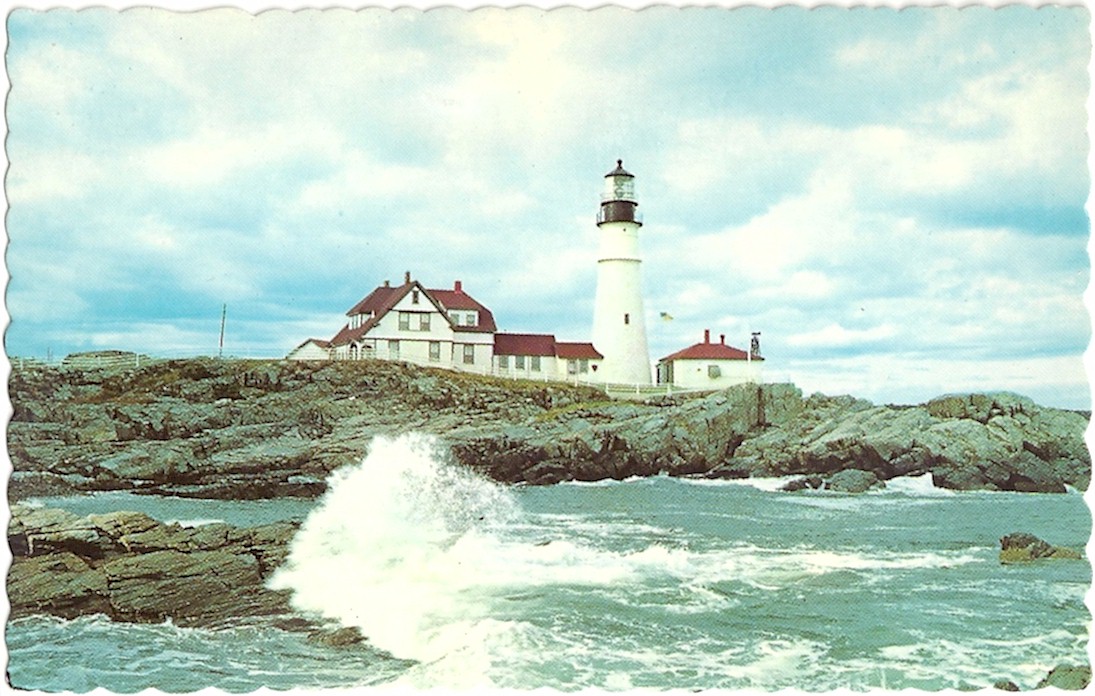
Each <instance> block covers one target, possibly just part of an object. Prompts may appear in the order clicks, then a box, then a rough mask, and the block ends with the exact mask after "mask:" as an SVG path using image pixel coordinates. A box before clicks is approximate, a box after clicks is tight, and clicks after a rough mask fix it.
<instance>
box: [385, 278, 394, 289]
mask: <svg viewBox="0 0 1095 696" xmlns="http://www.w3.org/2000/svg"><path fill="white" fill-rule="evenodd" d="M391 286H392V283H391V281H389V280H385V281H384V287H386V288H390V287H391Z"/></svg>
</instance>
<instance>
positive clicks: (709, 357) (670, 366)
mask: <svg viewBox="0 0 1095 696" xmlns="http://www.w3.org/2000/svg"><path fill="white" fill-rule="evenodd" d="M759 336H760V334H759V333H756V334H753V341H752V345H751V346H750V349H749V350H748V351H744V350H742V349H740V348H735V347H734V346H730V345H727V344H726V336H725V335H721V336H719V342H718V343H712V342H711V331H710V330H709V329H705V330H704V332H703V342H701V343H696V344H693V345H691V346H688V347H687V348H683V349H681V350H678V351H677V352H675V353H671V354H669V355H667V356H665V357H664V358H662V359H661V360H659V361H658V366H657V376H658V384H672V385H673V386H675V387H683V388H689V389H725V388H726V387H729V386H733V385H735V384H742V383H744V382H759V381H760V378H761V366H762V365H763V363H764V358H763V357H761V355H760V341H759Z"/></svg>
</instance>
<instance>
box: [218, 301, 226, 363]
mask: <svg viewBox="0 0 1095 696" xmlns="http://www.w3.org/2000/svg"><path fill="white" fill-rule="evenodd" d="M227 316H228V303H227V302H225V303H224V304H223V305H222V306H221V338H220V343H219V344H218V345H217V357H218V358H221V357H224V319H225V317H227Z"/></svg>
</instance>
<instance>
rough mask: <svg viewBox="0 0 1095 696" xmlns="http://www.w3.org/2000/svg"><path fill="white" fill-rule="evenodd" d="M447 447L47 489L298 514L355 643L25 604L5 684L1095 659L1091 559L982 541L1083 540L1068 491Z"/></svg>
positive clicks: (828, 674) (1025, 678) (850, 679)
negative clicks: (196, 480)
mask: <svg viewBox="0 0 1095 696" xmlns="http://www.w3.org/2000/svg"><path fill="white" fill-rule="evenodd" d="M443 459H444V458H443V457H442V456H441V455H439V454H438V453H437V451H436V449H435V446H434V444H433V443H432V441H430V440H428V439H426V438H419V437H415V436H410V437H405V438H401V439H397V440H383V441H377V442H376V443H374V446H373V447H372V448H371V453H370V456H369V457H368V458H367V459H366V460H365V461H364V462H362V463H361V464H360V465H359V466H356V467H350V468H348V469H345V470H343V471H341V472H338V473H337V474H336V476H335V478H334V479H333V480H332V482H331V487H330V491H329V493H328V495H327V496H326V497H325V498H324V499H322V500H321V501H317V502H302V501H275V502H260V501H239V502H232V501H224V502H210V501H184V500H178V499H157V498H149V497H139V496H131V495H127V494H118V493H114V494H105V495H97V496H84V497H79V498H63V499H49V500H43V501H40V502H41V503H42V504H48V505H51V506H59V507H66V508H68V509H71V510H73V511H75V512H78V513H80V514H87V513H89V512H101V511H104V510H107V509H141V510H144V511H146V512H149V513H150V514H153V515H154V516H156V517H159V518H161V519H174V520H179V521H181V522H182V523H184V524H201V523H204V522H208V521H211V520H224V521H227V522H230V523H233V524H259V523H264V522H268V521H271V520H273V519H277V518H294V519H303V520H304V524H303V526H302V529H301V532H300V533H299V534H298V536H297V538H296V540H295V541H294V545H293V548H292V553H291V555H290V559H289V561H288V563H287V565H286V566H285V567H284V568H283V569H282V570H281V571H280V572H279V573H278V574H277V575H276V576H275V578H274V579H273V583H274V584H275V585H276V586H278V587H284V588H288V589H290V590H292V591H293V593H294V602H295V603H296V605H297V606H298V607H299V609H300V610H301V611H303V612H306V613H310V614H312V615H314V616H316V617H320V618H323V619H325V620H327V621H330V622H332V623H335V624H342V625H353V626H358V627H360V628H361V630H362V632H363V633H364V634H365V635H366V636H368V637H369V642H368V643H367V644H365V645H364V646H359V647H355V648H330V647H325V646H320V645H317V644H313V643H310V642H308V641H307V640H305V638H304V637H303V636H301V635H300V634H296V633H292V632H287V631H282V630H279V629H276V628H273V627H271V626H269V625H267V624H265V623H262V622H256V623H252V624H249V625H244V626H238V627H235V628H231V629H224V630H204V629H182V628H178V627H175V626H172V625H169V624H168V625H152V626H148V625H143V626H135V625H126V624H118V623H113V622H111V621H109V620H107V619H105V618H104V617H84V618H81V619H77V620H73V621H64V620H60V619H54V618H45V617H42V618H31V619H22V620H19V621H15V622H11V623H9V624H8V626H7V642H8V649H9V665H8V671H9V679H10V681H11V683H12V684H13V685H14V686H16V687H19V688H25V689H35V690H42V691H61V690H71V691H78V692H79V691H87V690H90V689H92V688H95V687H104V688H106V689H109V690H112V691H125V692H132V691H137V690H140V689H143V688H147V687H152V688H158V689H161V690H164V691H169V692H179V691H192V690H196V689H199V688H203V687H207V686H211V687H217V688H221V689H225V690H228V691H250V690H252V689H255V688H258V687H262V686H267V687H271V688H276V689H284V688H291V687H309V688H323V687H348V686H367V685H379V684H394V685H410V686H442V687H452V688H474V687H482V686H487V687H491V686H493V687H503V688H521V689H524V688H536V687H541V686H547V687H551V688H556V689H562V690H573V689H581V688H587V687H592V688H600V689H608V690H625V689H633V688H643V687H646V688H654V689H668V688H679V689H699V688H727V689H738V688H754V689H762V690H776V689H782V688H794V689H802V690H809V691H815V690H831V689H835V688H851V689H854V690H866V689H872V688H886V689H902V688H908V687H912V688H917V689H927V690H938V689H944V688H960V689H966V688H984V687H989V686H991V685H992V684H993V682H995V681H996V680H999V679H1010V680H1012V681H1014V682H1015V683H1016V684H1018V685H1019V686H1020V687H1023V688H1030V687H1033V686H1034V685H1035V684H1036V683H1037V682H1038V681H1039V680H1040V679H1041V678H1042V677H1043V676H1045V674H1046V673H1047V672H1048V671H1049V670H1050V669H1051V668H1052V667H1053V666H1055V665H1057V664H1059V663H1073V664H1086V663H1087V643H1088V630H1089V627H1088V624H1089V621H1090V614H1089V612H1088V610H1087V608H1086V607H1085V605H1084V596H1085V593H1086V592H1087V591H1088V588H1089V587H1090V585H1091V568H1090V565H1089V564H1088V563H1087V562H1086V561H1056V562H1043V563H1037V564H1030V565H1014V566H1002V565H1001V564H1000V563H999V561H998V558H997V553H998V549H999V543H998V539H999V537H1001V536H1003V535H1004V534H1008V533H1010V532H1014V531H1027V532H1031V533H1033V534H1036V535H1038V536H1040V537H1042V538H1044V539H1047V540H1048V541H1050V542H1051V543H1054V544H1060V545H1072V546H1077V547H1079V546H1083V545H1085V544H1086V543H1087V540H1088V537H1089V536H1090V532H1091V517H1090V514H1089V512H1088V508H1087V506H1086V505H1085V503H1084V499H1083V497H1082V496H1081V495H1079V494H1077V493H1069V494H1066V495H1039V494H1020V493H990V492H962V493H959V492H951V491H943V490H939V489H935V488H934V487H932V485H931V481H930V478H929V477H920V478H911V479H898V480H895V481H892V482H890V485H889V486H888V487H887V488H886V489H885V490H882V491H877V492H870V493H866V494H861V495H844V494H836V493H826V492H808V493H782V492H779V491H777V490H776V489H777V488H778V486H779V485H780V483H781V482H780V481H776V480H751V481H739V482H710V481H702V480H692V479H673V478H668V477H654V478H647V479H637V480H629V481H623V482H603V483H593V484H561V485H556V486H550V487H504V486H500V485H498V484H494V483H490V482H487V481H484V480H482V479H478V478H476V477H473V476H470V475H468V474H467V473H466V472H464V471H463V470H461V469H458V468H456V467H453V466H450V465H448V464H445V463H444V462H443Z"/></svg>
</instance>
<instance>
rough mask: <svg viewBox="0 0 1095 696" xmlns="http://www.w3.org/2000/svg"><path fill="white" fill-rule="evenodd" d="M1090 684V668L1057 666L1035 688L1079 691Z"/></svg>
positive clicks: (1084, 666) (1085, 666)
mask: <svg viewBox="0 0 1095 696" xmlns="http://www.w3.org/2000/svg"><path fill="white" fill-rule="evenodd" d="M1090 683H1091V667H1090V666H1087V665H1083V666H1078V665H1057V666H1056V667H1054V668H1053V669H1052V670H1051V671H1050V673H1049V674H1047V675H1046V676H1045V678H1044V679H1042V681H1040V682H1038V686H1037V687H1035V688H1038V689H1042V688H1045V687H1047V686H1055V687H1057V688H1058V689H1068V690H1069V691H1080V690H1082V689H1086V688H1087V687H1088V685H1089V684H1090Z"/></svg>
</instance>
